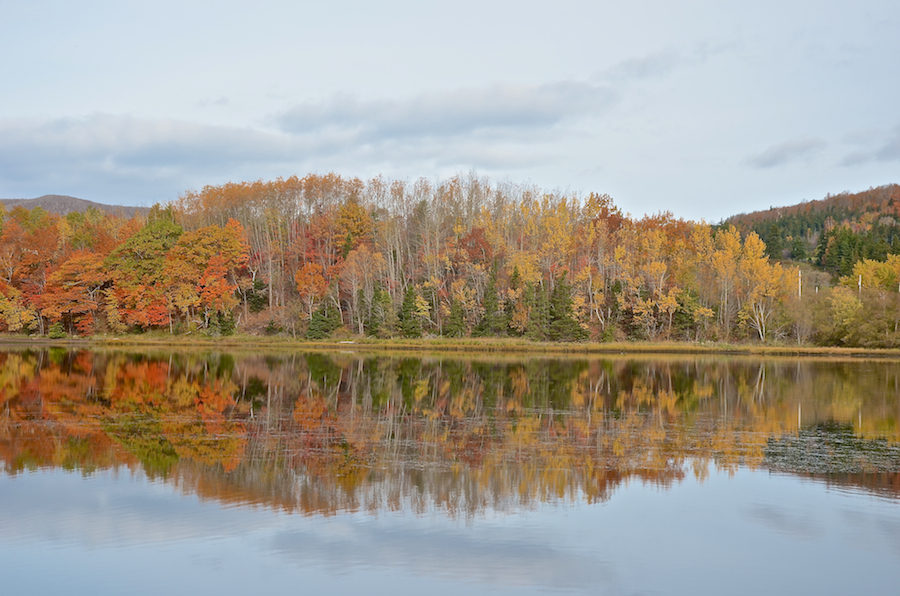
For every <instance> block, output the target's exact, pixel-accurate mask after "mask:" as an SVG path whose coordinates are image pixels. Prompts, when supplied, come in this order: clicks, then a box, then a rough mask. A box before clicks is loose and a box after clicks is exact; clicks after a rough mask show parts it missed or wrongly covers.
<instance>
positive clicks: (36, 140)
mask: <svg viewBox="0 0 900 596" xmlns="http://www.w3.org/2000/svg"><path fill="white" fill-rule="evenodd" d="M313 149H314V147H306V146H304V144H303V143H302V142H300V141H298V140H296V139H290V138H288V137H286V136H285V135H280V134H275V133H269V132H265V131H257V130H253V129H246V128H236V127H226V126H209V125H203V124H196V123H190V122H182V121H176V120H153V119H142V118H135V117H131V116H117V115H106V114H95V115H92V116H88V117H84V118H60V119H51V120H0V189H2V191H3V193H4V194H10V193H15V194H17V195H19V196H29V195H34V196H37V194H43V193H45V192H62V193H63V194H71V193H73V192H82V193H83V192H87V193H89V194H90V195H91V196H89V197H86V198H94V199H99V200H107V199H108V200H117V201H123V200H125V199H123V195H124V196H126V197H131V198H132V201H131V202H134V200H135V199H136V200H138V201H155V200H167V199H169V198H174V196H176V195H177V194H178V193H179V192H182V191H183V190H185V189H187V188H189V187H190V182H191V181H193V180H197V179H203V178H206V179H209V178H213V179H219V178H221V177H222V176H223V175H228V173H231V174H232V175H233V174H234V173H238V172H241V171H243V170H246V169H247V168H248V167H249V168H252V167H254V166H265V167H271V166H272V165H274V164H285V163H288V162H289V161H291V160H292V159H293V160H296V157H297V155H298V154H303V153H309V152H311V151H312V150H313ZM88 189H90V190H88ZM161 194H164V195H166V196H160V195H161Z"/></svg>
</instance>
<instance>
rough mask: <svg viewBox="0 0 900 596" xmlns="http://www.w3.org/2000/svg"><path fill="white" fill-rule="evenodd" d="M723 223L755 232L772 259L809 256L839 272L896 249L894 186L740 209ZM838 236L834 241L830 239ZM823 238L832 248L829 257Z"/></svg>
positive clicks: (899, 224)
mask: <svg viewBox="0 0 900 596" xmlns="http://www.w3.org/2000/svg"><path fill="white" fill-rule="evenodd" d="M724 223H726V224H732V225H733V226H735V227H736V228H737V229H738V230H739V231H740V232H741V234H742V235H746V234H748V233H749V232H756V233H757V234H758V235H759V236H760V238H762V239H763V241H764V242H765V243H766V246H767V251H768V253H769V254H770V256H772V257H774V258H779V259H781V258H789V259H793V260H798V261H806V260H810V261H813V262H816V263H818V264H820V265H823V266H825V267H826V268H828V269H829V270H831V271H832V272H834V273H840V274H842V275H843V274H846V273H847V271H848V268H849V267H852V263H854V262H856V261H857V260H859V259H862V258H868V259H877V260H884V259H885V258H886V255H887V254H894V253H898V252H900V185H897V184H890V185H886V186H880V187H877V188H870V189H869V190H865V191H862V192H858V193H849V192H844V193H841V194H838V195H828V196H826V197H825V198H824V199H821V200H817V201H805V202H803V203H800V204H797V205H792V206H789V207H773V208H771V209H768V210H766V211H756V212H753V213H742V214H740V215H734V216H732V217H730V218H728V219H727V220H725V222H724ZM838 236H840V241H839V242H837V243H836V242H835V240H832V239H833V238H836V237H838ZM829 242H831V245H832V247H833V248H835V250H833V251H832V254H831V255H830V257H831V258H830V259H829V258H828V255H826V252H827V249H828V247H829ZM837 244H840V245H841V246H840V253H841V254H840V255H838V252H839V251H838V250H837V248H838V247H837ZM838 261H840V263H838Z"/></svg>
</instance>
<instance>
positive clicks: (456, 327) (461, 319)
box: [444, 300, 466, 337]
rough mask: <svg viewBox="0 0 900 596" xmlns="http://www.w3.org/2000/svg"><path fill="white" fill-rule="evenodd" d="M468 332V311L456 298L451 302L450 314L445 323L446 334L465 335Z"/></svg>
mask: <svg viewBox="0 0 900 596" xmlns="http://www.w3.org/2000/svg"><path fill="white" fill-rule="evenodd" d="M465 334H466V313H465V311H464V310H463V307H462V304H460V303H459V301H457V300H454V301H453V302H451V303H450V316H449V317H447V322H446V323H444V335H445V336H447V337H463V336H464V335H465Z"/></svg>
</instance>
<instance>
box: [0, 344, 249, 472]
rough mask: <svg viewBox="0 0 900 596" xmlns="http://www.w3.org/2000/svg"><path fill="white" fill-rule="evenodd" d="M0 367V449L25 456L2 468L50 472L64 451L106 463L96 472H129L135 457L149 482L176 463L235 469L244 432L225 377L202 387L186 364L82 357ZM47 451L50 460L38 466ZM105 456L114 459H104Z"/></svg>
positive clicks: (39, 357) (54, 355)
mask: <svg viewBox="0 0 900 596" xmlns="http://www.w3.org/2000/svg"><path fill="white" fill-rule="evenodd" d="M3 357H5V359H6V366H4V367H3V369H2V370H3V375H2V376H0V395H2V396H3V397H2V399H3V402H4V405H5V407H6V410H7V414H8V415H7V416H6V420H5V424H4V433H3V436H4V443H3V448H4V450H5V449H7V448H8V449H12V450H13V451H15V450H17V449H22V450H24V451H25V452H26V455H24V456H23V455H22V454H15V455H12V456H11V457H4V459H5V461H6V462H7V467H10V464H11V462H15V461H16V460H21V459H22V457H26V459H28V460H31V461H33V462H34V465H39V466H41V465H52V464H53V463H55V462H56V461H58V460H59V459H60V457H62V456H60V455H59V452H60V450H65V449H71V448H70V447H67V445H69V444H70V443H71V442H72V441H76V443H77V447H78V449H80V450H81V451H82V452H83V455H84V457H85V458H86V459H87V460H91V455H90V454H91V453H92V452H94V451H96V452H97V454H98V456H97V457H98V459H99V461H103V462H106V465H104V466H101V467H107V466H108V465H111V464H112V463H115V462H117V461H118V463H122V464H131V463H133V462H134V459H135V457H136V458H137V459H138V460H140V461H142V462H144V463H145V468H146V469H147V470H148V471H149V472H150V473H156V472H160V473H165V472H166V471H167V469H168V468H169V467H171V465H172V464H173V463H174V462H175V461H177V458H178V457H187V458H192V459H195V460H196V461H199V462H202V463H205V464H208V465H221V466H222V467H223V468H224V469H226V470H230V469H234V468H235V467H236V466H237V464H238V463H239V461H240V459H241V456H242V454H243V448H244V444H245V442H246V438H245V436H244V432H243V422H242V421H241V420H240V419H235V414H238V412H237V411H236V409H235V402H234V399H233V397H232V395H233V394H234V393H235V392H236V390H237V385H235V384H234V383H233V382H232V381H231V379H230V377H229V378H225V379H220V378H211V379H209V380H208V381H205V380H204V378H203V376H202V375H201V374H198V372H197V371H195V370H194V367H193V366H191V365H190V364H188V365H187V366H183V367H177V366H174V365H172V364H170V363H169V361H167V360H165V361H164V360H150V359H146V360H145V359H140V358H134V359H129V358H123V357H121V356H113V357H108V358H107V357H102V356H99V355H94V354H91V353H89V352H83V351H82V352H65V351H56V352H54V351H50V352H38V353H30V352H25V353H6V354H3ZM197 364H199V363H197ZM185 397H187V399H185ZM60 436H62V438H61V437H60ZM116 444H118V445H119V448H115V447H114V446H115V445H116ZM123 449H124V451H123ZM51 451H52V452H53V453H54V455H53V456H52V457H48V456H41V457H39V456H38V454H40V453H43V454H47V453H48V452H51ZM111 452H118V453H119V455H118V456H116V457H114V458H112V459H111V455H110V454H111ZM129 453H130V455H129ZM161 464H162V465H161ZM27 465H30V464H27ZM27 465H26V467H27ZM97 465H98V464H96V463H94V464H93V465H92V466H86V467H88V468H90V467H96V466H97ZM21 467H22V465H18V464H13V465H12V469H14V470H15V469H21Z"/></svg>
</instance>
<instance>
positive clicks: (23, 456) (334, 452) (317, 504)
mask: <svg viewBox="0 0 900 596" xmlns="http://www.w3.org/2000/svg"><path fill="white" fill-rule="evenodd" d="M898 382H900V366H898V364H897V363H896V362H892V361H868V360H846V361H841V360H811V359H810V360H791V359H767V360H760V359H752V358H714V357H655V358H654V357H637V358H630V357H619V358H590V359H582V358H554V359H544V358H537V357H526V358H522V357H515V358H513V357H499V356H495V357H489V358H480V359H465V358H458V357H447V356H424V357H423V356H418V357H399V356H393V357H380V356H378V357H376V356H365V355H359V354H352V353H345V354H328V353H304V354H299V353H298V354H262V353H245V354H239V353H232V354H229V353H207V352H196V351H195V352H172V353H168V352H165V353H164V352H159V353H124V352H112V351H99V352H88V351H65V350H59V349H57V350H49V351H9V352H6V353H2V354H0V407H2V416H0V460H2V462H3V472H2V473H0V505H2V506H0V560H2V561H4V563H3V567H4V569H5V570H6V572H7V573H6V574H5V575H6V583H7V586H8V587H9V588H10V592H9V593H33V594H40V593H47V594H49V593H59V592H61V591H66V592H69V593H75V594H80V593H85V594H87V593H110V594H112V593H116V594H126V593H134V594H150V593H159V592H160V591H163V590H164V591H167V592H171V593H175V594H179V593H189V592H194V593H196V592H197V591H202V592H204V593H206V592H210V591H211V590H218V591H221V592H222V593H247V591H253V592H256V591H259V590H260V589H265V590H266V591H267V592H268V593H273V594H280V593H297V592H298V591H302V592H307V591H312V590H339V591H341V592H349V591H351V590H352V591H354V592H366V593H385V594H387V593H390V594H406V593H418V592H421V591H422V590H428V592H429V593H436V594H443V593H447V594H449V593H457V594H458V593H460V591H464V592H465V593H476V594H477V593H492V594H496V593H505V592H509V593H528V592H541V593H547V592H551V593H553V592H566V593H591V594H596V593H601V594H603V593H608V594H633V593H666V594H670V593H671V594H681V593H683V594H689V593H690V594H697V593H701V594H702V593H736V594H741V593H743V594H758V593H763V592H765V593H775V594H781V593H784V594H788V593H798V592H799V593H808V592H812V591H818V592H820V593H824V594H829V593H848V592H849V593H860V592H867V591H868V592H880V593H884V592H886V591H888V592H889V591H892V589H893V587H894V585H895V581H896V580H895V577H894V576H895V570H896V569H897V568H898V563H900V499H898V496H900V441H898V439H900V429H898V421H900V390H898ZM4 591H6V589H5V590H4Z"/></svg>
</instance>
